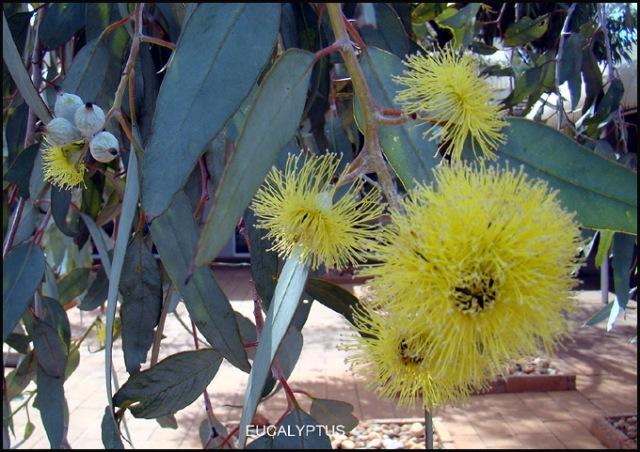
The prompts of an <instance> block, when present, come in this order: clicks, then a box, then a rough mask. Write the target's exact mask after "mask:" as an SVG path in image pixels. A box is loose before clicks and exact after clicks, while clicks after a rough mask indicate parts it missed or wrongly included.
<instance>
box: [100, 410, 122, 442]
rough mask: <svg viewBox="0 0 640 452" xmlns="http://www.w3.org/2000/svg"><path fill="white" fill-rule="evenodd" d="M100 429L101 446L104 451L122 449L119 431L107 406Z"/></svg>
mask: <svg viewBox="0 0 640 452" xmlns="http://www.w3.org/2000/svg"><path fill="white" fill-rule="evenodd" d="M100 428H101V430H102V444H103V445H104V448H105V449H124V444H123V443H122V439H120V431H119V429H118V426H117V425H116V423H115V419H114V418H113V416H112V415H111V412H110V410H109V407H108V406H107V407H105V408H104V415H103V416H102V423H101V425H100Z"/></svg>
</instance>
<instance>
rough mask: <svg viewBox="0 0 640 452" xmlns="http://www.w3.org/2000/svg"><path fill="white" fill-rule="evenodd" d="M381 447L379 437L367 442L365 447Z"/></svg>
mask: <svg viewBox="0 0 640 452" xmlns="http://www.w3.org/2000/svg"><path fill="white" fill-rule="evenodd" d="M381 447H382V440H381V439H380V438H374V439H372V440H371V441H369V442H368V443H367V449H380V448H381Z"/></svg>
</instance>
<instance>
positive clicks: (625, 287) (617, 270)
mask: <svg viewBox="0 0 640 452" xmlns="http://www.w3.org/2000/svg"><path fill="white" fill-rule="evenodd" d="M635 244H636V237H634V236H632V235H628V234H620V233H617V234H615V236H614V237H613V246H612V251H613V258H612V259H611V266H612V267H613V284H614V286H615V290H616V299H615V304H614V305H613V306H612V309H611V313H610V315H609V320H608V322H607V331H611V329H612V328H613V325H614V323H615V321H616V319H617V317H618V315H619V314H620V312H624V311H625V309H626V307H627V303H628V302H629V277H630V274H631V272H632V268H631V265H632V263H633V251H634V247H635Z"/></svg>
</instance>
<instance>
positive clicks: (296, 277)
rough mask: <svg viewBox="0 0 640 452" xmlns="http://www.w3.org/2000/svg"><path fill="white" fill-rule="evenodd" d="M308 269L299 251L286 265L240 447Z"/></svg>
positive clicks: (248, 394)
mask: <svg viewBox="0 0 640 452" xmlns="http://www.w3.org/2000/svg"><path fill="white" fill-rule="evenodd" d="M308 271H309V270H308V268H307V267H306V265H304V264H303V263H302V262H300V260H299V249H295V250H294V251H293V252H292V254H291V255H290V256H289V258H288V259H287V261H286V262H285V264H284V267H283V269H282V273H281V274H280V278H279V279H278V284H277V286H276V290H275V294H274V296H273V301H272V302H271V305H270V306H269V312H267V318H266V320H265V322H264V327H263V330H262V334H261V335H260V339H259V342H258V349H257V350H256V357H255V359H254V361H253V367H252V368H251V373H250V374H249V382H248V384H247V389H246V391H245V395H244V403H243V406H244V408H243V410H242V417H241V418H240V439H239V443H240V446H241V447H242V446H244V445H245V442H246V433H247V432H246V426H247V425H249V423H250V422H251V420H252V419H253V415H254V414H255V411H256V408H257V406H258V402H259V401H260V395H261V394H262V388H263V386H264V384H265V381H266V379H267V376H268V375H269V374H270V373H271V363H272V362H273V358H274V357H275V355H276V353H277V351H278V347H279V346H280V343H281V342H282V339H283V338H284V335H285V333H286V332H287V329H288V328H289V325H290V324H291V320H292V319H293V315H294V314H295V312H296V308H297V307H298V302H299V300H300V296H301V295H302V291H303V290H304V285H305V282H306V280H307V274H308Z"/></svg>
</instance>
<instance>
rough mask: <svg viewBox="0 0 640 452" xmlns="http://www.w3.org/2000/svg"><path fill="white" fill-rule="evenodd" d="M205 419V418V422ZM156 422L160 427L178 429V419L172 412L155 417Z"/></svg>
mask: <svg viewBox="0 0 640 452" xmlns="http://www.w3.org/2000/svg"><path fill="white" fill-rule="evenodd" d="M206 421H207V420H206V419H205V422H206ZM156 422H157V423H158V424H160V427H162V428H170V429H172V430H177V429H178V420H177V419H176V417H175V416H174V415H173V414H168V415H167V416H160V417H157V418H156Z"/></svg>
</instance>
